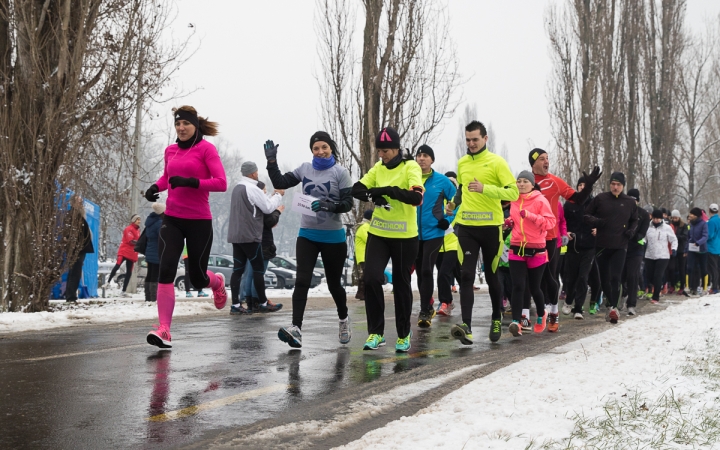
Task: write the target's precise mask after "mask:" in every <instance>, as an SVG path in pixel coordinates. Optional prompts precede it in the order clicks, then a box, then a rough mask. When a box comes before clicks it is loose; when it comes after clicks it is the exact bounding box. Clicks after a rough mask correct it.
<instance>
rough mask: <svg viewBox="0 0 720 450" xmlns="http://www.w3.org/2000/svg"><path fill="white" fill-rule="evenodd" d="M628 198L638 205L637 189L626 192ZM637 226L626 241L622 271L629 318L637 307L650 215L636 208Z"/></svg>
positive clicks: (623, 290)
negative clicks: (633, 233) (625, 253)
mask: <svg viewBox="0 0 720 450" xmlns="http://www.w3.org/2000/svg"><path fill="white" fill-rule="evenodd" d="M628 196H630V197H632V198H634V199H635V203H640V191H639V190H637V189H630V190H628ZM637 211H638V226H637V229H636V230H635V235H634V236H633V237H631V238H630V240H629V241H628V250H627V256H626V257H625V268H624V269H623V276H622V283H623V289H622V292H623V294H622V295H623V297H627V312H628V315H629V316H634V315H635V307H636V306H637V296H638V290H639V289H640V276H641V270H640V267H641V264H642V262H643V258H644V257H645V247H646V245H645V235H646V234H647V231H648V227H650V213H648V212H647V211H645V210H644V209H642V208H638V210H637Z"/></svg>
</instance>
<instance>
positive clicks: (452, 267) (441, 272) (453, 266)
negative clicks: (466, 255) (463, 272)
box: [436, 250, 460, 304]
mask: <svg viewBox="0 0 720 450" xmlns="http://www.w3.org/2000/svg"><path fill="white" fill-rule="evenodd" d="M436 265H437V266H439V267H438V281H437V288H438V298H439V299H440V303H448V304H450V303H452V302H453V295H452V286H453V283H454V281H455V280H456V279H458V280H459V279H460V264H458V255H457V251H456V250H450V251H447V252H440V254H439V255H438V259H437V261H436Z"/></svg>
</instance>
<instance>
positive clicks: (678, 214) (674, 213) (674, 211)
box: [670, 209, 682, 217]
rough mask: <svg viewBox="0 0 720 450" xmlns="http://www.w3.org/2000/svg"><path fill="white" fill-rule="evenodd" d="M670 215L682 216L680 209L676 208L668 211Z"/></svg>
mask: <svg viewBox="0 0 720 450" xmlns="http://www.w3.org/2000/svg"><path fill="white" fill-rule="evenodd" d="M670 217H682V216H681V215H680V211H678V210H677V209H673V210H672V212H671V213H670Z"/></svg>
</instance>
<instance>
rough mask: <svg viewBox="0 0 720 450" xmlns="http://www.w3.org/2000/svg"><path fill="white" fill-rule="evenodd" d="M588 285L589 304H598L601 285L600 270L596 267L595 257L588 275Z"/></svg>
mask: <svg viewBox="0 0 720 450" xmlns="http://www.w3.org/2000/svg"><path fill="white" fill-rule="evenodd" d="M588 285H589V286H590V303H599V302H600V296H601V295H602V283H600V269H599V268H598V265H597V257H596V258H594V259H593V263H592V267H591V268H590V274H589V275H588Z"/></svg>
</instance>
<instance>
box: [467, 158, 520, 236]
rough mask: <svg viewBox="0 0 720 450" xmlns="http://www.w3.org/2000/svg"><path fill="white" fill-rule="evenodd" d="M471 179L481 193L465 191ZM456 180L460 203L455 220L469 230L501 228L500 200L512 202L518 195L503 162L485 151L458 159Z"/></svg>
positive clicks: (505, 163)
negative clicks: (481, 185)
mask: <svg viewBox="0 0 720 450" xmlns="http://www.w3.org/2000/svg"><path fill="white" fill-rule="evenodd" d="M475 179H477V180H478V181H479V182H481V183H482V184H483V192H482V193H478V192H470V191H468V185H469V184H470V183H471V182H472V181H474V180H475ZM457 180H458V183H460V184H461V185H462V191H461V200H462V203H461V204H460V206H459V209H458V211H457V215H456V219H455V221H456V222H457V223H459V224H461V225H465V226H469V227H478V226H488V225H498V226H499V225H502V223H503V222H504V221H505V218H504V216H503V210H502V206H501V205H500V200H508V201H515V200H517V198H518V196H519V195H520V194H519V192H518V189H517V186H516V185H515V177H514V176H513V174H512V172H510V167H509V166H508V163H507V161H505V160H504V159H503V158H502V157H500V156H498V155H496V154H494V153H491V152H490V151H489V150H483V151H481V152H480V153H476V154H474V155H465V156H463V157H462V158H460V161H458V177H457Z"/></svg>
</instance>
